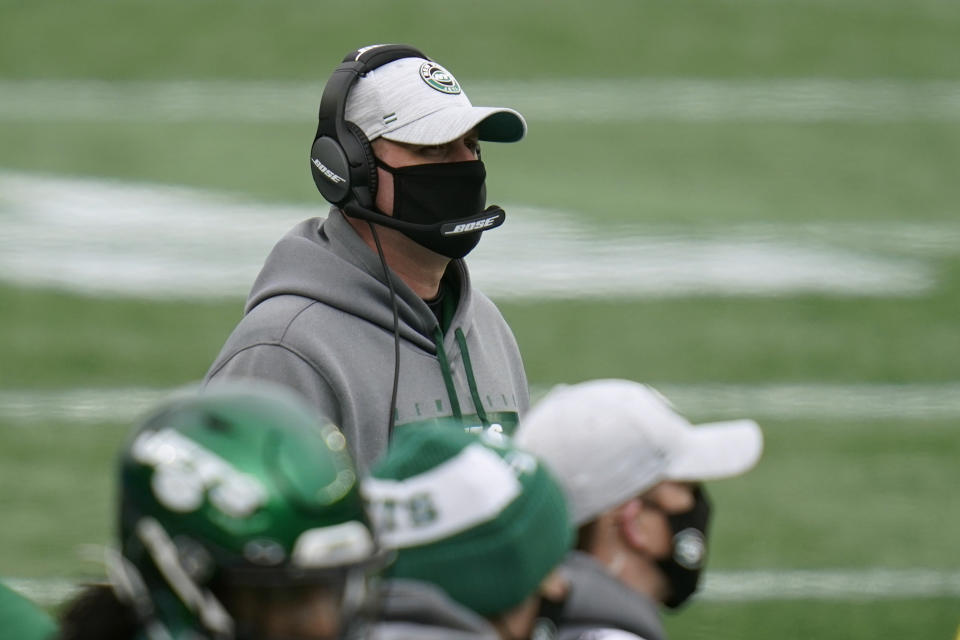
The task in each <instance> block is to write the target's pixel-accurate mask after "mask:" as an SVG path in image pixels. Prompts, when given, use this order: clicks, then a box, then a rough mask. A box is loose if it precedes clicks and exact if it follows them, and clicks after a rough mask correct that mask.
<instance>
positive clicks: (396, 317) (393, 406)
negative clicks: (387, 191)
mask: <svg viewBox="0 0 960 640" xmlns="http://www.w3.org/2000/svg"><path fill="white" fill-rule="evenodd" d="M367 226H369V227H370V232H371V233H372V234H373V241H374V243H375V244H376V245H377V255H379V256H380V264H381V265H382V266H383V275H384V277H385V278H386V280H387V287H389V289H390V306H391V307H393V390H392V391H391V392H390V415H389V416H388V417H387V442H388V443H389V442H390V440H392V439H393V426H394V422H395V421H396V411H397V384H398V382H399V381H400V314H399V313H398V311H397V292H396V290H395V289H394V288H393V278H391V277H390V269H389V267H387V259H386V258H385V257H384V255H383V247H382V246H381V245H380V236H379V235H377V228H376V227H375V226H374V224H373V223H372V222H370V221H367Z"/></svg>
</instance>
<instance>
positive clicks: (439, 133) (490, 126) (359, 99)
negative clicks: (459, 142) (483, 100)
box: [344, 58, 527, 145]
mask: <svg viewBox="0 0 960 640" xmlns="http://www.w3.org/2000/svg"><path fill="white" fill-rule="evenodd" d="M344 118H345V119H346V120H348V121H350V122H352V123H354V124H355V125H357V126H358V127H360V129H361V130H362V131H363V134H364V135H365V136H366V137H367V139H368V140H374V139H376V138H380V137H382V138H385V139H387V140H392V141H394V142H405V143H408V144H422V145H434V144H445V143H447V142H450V141H452V140H456V139H457V138H459V137H461V136H463V135H465V134H466V133H467V132H468V131H470V130H471V129H473V128H474V127H476V128H477V133H478V135H479V138H480V140H488V141H491V142H516V141H517V140H520V139H521V138H523V136H524V135H525V134H526V132H527V123H526V121H525V120H524V119H523V116H521V115H520V114H519V113H517V112H516V111H514V110H513V109H508V108H506V107H475V106H473V105H472V104H471V102H470V100H469V98H467V94H466V93H464V91H463V89H462V88H461V86H460V83H459V82H457V79H456V78H454V77H453V74H451V73H450V72H449V71H447V70H446V69H444V68H443V67H441V66H440V65H439V64H437V63H436V62H433V61H432V60H426V59H424V58H401V59H399V60H395V61H393V62H390V63H388V64H385V65H383V66H382V67H377V68H376V69H373V70H372V71H370V72H369V73H367V74H366V75H364V76H361V77H360V78H359V79H358V80H357V82H356V84H354V86H353V88H352V89H351V90H350V94H349V95H348V96H347V104H346V107H345V109H344Z"/></svg>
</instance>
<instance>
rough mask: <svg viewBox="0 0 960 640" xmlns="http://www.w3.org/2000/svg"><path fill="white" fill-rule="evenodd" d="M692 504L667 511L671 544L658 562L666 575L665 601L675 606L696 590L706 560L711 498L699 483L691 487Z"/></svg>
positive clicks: (673, 607)
mask: <svg viewBox="0 0 960 640" xmlns="http://www.w3.org/2000/svg"><path fill="white" fill-rule="evenodd" d="M693 499H694V503H693V508H692V509H690V511H686V512H684V513H677V514H673V515H671V514H667V522H668V523H669V524H670V532H671V533H672V534H673V547H672V552H671V554H670V557H669V558H666V559H664V560H659V561H658V562H657V566H658V567H659V568H660V570H661V571H662V572H663V574H664V576H666V578H667V583H668V584H669V586H670V594H669V596H668V598H667V600H666V601H665V602H664V604H665V605H667V606H668V607H670V608H671V609H676V608H677V607H679V606H680V605H681V604H683V603H684V602H686V601H687V599H688V598H689V597H690V596H692V595H693V593H694V592H695V591H696V590H697V583H698V582H699V581H700V573H701V571H702V570H703V566H704V564H705V563H706V560H707V525H708V524H709V522H710V501H709V500H708V499H707V494H706V491H705V490H704V489H703V487H702V486H699V485H698V486H697V487H696V488H695V489H694V490H693Z"/></svg>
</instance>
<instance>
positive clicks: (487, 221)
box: [343, 202, 507, 236]
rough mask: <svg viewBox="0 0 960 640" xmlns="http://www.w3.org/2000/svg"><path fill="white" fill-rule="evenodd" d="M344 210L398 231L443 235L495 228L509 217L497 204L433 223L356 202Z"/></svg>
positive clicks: (353, 215) (354, 215) (354, 216)
mask: <svg viewBox="0 0 960 640" xmlns="http://www.w3.org/2000/svg"><path fill="white" fill-rule="evenodd" d="M343 212H344V213H345V214H346V215H348V216H350V217H351V218H359V219H361V220H366V221H368V222H373V223H376V224H379V225H381V226H384V227H389V228H391V229H396V230H397V231H419V232H424V231H426V232H431V233H438V234H440V235H441V236H456V235H460V234H461V233H471V232H474V231H486V230H487V229H495V228H497V227H499V226H500V225H502V224H503V222H504V220H506V217H507V214H506V212H505V211H504V210H503V209H502V208H500V207H498V206H497V205H495V204H492V205H490V206H489V207H487V208H486V209H484V210H483V211H481V212H480V213H478V214H476V215H472V216H467V217H465V218H455V219H453V220H445V221H442V222H435V223H433V224H418V223H415V222H407V221H405V220H397V219H396V218H394V217H393V216H388V215H387V214H385V213H380V212H379V211H374V210H373V209H367V208H366V207H361V206H360V205H359V204H357V203H355V202H349V203H347V204H345V205H344V206H343Z"/></svg>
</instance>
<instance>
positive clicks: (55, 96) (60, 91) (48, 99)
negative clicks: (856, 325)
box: [0, 78, 960, 123]
mask: <svg viewBox="0 0 960 640" xmlns="http://www.w3.org/2000/svg"><path fill="white" fill-rule="evenodd" d="M466 86H467V88H468V89H469V94H470V97H471V100H472V101H473V103H474V104H506V105H509V106H511V107H514V108H516V109H519V110H520V111H521V112H522V113H523V114H524V116H525V117H526V118H527V119H528V120H530V121H531V122H532V123H536V122H580V121H584V122H591V123H601V122H616V123H629V122H642V121H647V120H657V121H672V122H838V121H839V122H898V121H947V122H952V121H956V120H958V119H960V83H958V82H956V81H920V80H904V79H895V78H886V79H884V78H879V79H862V80H844V79H832V78H766V79H764V78H761V79H744V80H738V79H707V78H567V79H553V80H535V79H533V80H523V81H517V82H512V83H511V82H504V81H500V80H498V81H496V82H491V81H484V80H479V81H469V82H467V84H466ZM322 90H323V87H322V84H321V82H315V83H314V82H310V83H296V82H257V81H224V80H210V81H205V80H182V81H156V82H108V81H101V80H83V79H78V80H12V79H7V80H3V79H0V96H3V99H2V100H0V122H151V123H156V122H198V121H199V122H213V121H216V122H254V123H285V122H301V123H310V122H312V121H314V119H315V118H316V110H317V105H318V104H319V102H320V96H321V93H322Z"/></svg>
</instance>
